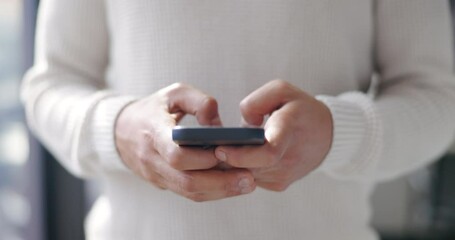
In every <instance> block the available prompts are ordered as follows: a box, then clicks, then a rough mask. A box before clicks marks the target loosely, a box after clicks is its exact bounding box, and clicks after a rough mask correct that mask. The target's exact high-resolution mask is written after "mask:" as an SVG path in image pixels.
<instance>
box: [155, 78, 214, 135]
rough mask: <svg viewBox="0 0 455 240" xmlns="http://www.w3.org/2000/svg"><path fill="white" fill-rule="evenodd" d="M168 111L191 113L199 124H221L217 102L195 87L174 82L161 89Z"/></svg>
mask: <svg viewBox="0 0 455 240" xmlns="http://www.w3.org/2000/svg"><path fill="white" fill-rule="evenodd" d="M163 91H164V94H165V95H166V96H167V106H168V110H169V112H170V113H182V114H191V115H193V116H195V117H196V119H197V121H198V122H199V124H201V125H214V126H219V125H221V119H220V115H219V113H218V103H217V101H216V100H215V98H213V97H212V96H209V95H207V94H205V93H203V92H201V91H200V90H197V89H196V88H194V87H192V86H189V85H186V84H182V83H176V84H172V85H171V86H169V87H167V88H165V89H163Z"/></svg>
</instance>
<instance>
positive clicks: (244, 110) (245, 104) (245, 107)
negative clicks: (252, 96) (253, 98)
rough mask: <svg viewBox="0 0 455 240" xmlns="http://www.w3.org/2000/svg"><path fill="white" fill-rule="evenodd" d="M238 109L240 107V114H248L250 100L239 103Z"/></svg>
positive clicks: (246, 99)
mask: <svg viewBox="0 0 455 240" xmlns="http://www.w3.org/2000/svg"><path fill="white" fill-rule="evenodd" d="M239 107H240V112H242V113H243V114H245V113H248V112H249V108H250V100H249V98H245V99H243V100H242V101H241V102H240V105H239Z"/></svg>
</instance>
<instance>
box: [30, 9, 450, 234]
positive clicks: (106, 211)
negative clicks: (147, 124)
mask: <svg viewBox="0 0 455 240" xmlns="http://www.w3.org/2000/svg"><path fill="white" fill-rule="evenodd" d="M452 64H453V61H452V47H451V32H450V19H449V7H448V3H447V2H446V1H444V0H431V1H429V0H376V1H375V0H344V1H338V0H260V1H259V0H210V1H209V0H196V1H184V0H168V1H159V0H129V1H120V0H109V1H103V0H43V1H41V6H40V11H39V19H38V28H37V40H36V59H35V65H34V66H33V68H32V69H31V70H30V71H29V73H28V74H27V75H26V77H25V81H24V83H23V88H22V99H23V102H24V105H25V107H26V113H27V119H28V122H29V125H30V127H31V129H32V130H33V131H34V132H35V133H36V135H37V136H38V137H39V138H40V139H41V141H42V142H43V143H44V144H45V145H46V146H47V147H48V148H49V149H50V151H51V152H52V153H53V154H54V155H55V156H56V157H57V158H58V159H59V161H60V162H61V164H62V165H63V166H65V167H66V168H67V169H68V170H69V171H70V172H72V173H73V174H75V175H77V176H80V177H89V178H94V179H97V180H98V181H100V182H102V183H103V186H104V187H103V190H102V195H101V197H100V199H99V200H98V201H97V203H96V204H95V206H94V209H93V210H92V212H91V214H90V216H89V218H88V221H87V228H86V232H87V238H88V239H128V240H129V239H188V240H191V239H198V240H205V239H207V240H209V239H210V240H213V239H219V240H222V239H249V240H254V239H257V240H267V239H318V240H324V239H349V240H357V239H358V240H360V239H362V240H368V239H376V233H375V231H374V230H373V229H372V228H371V227H370V225H369V220H370V216H371V209H370V203H369V197H370V193H371V191H372V189H373V187H374V184H375V183H377V182H378V181H383V180H387V179H391V178H394V177H396V176H400V175H403V174H405V173H407V172H410V171H412V170H414V169H417V168H419V167H422V166H424V165H425V164H428V163H429V162H430V161H431V160H433V159H436V158H437V157H438V156H439V155H440V154H442V153H443V151H444V150H445V148H446V147H447V146H448V145H449V143H450V140H451V139H452V137H453V133H454V129H455V121H454V117H455V108H454V107H453V106H452V104H453V103H454V102H455V81H454V78H453V76H452ZM277 78H279V79H283V80H286V81H289V82H290V83H292V84H293V85H295V86H297V87H299V88H301V89H302V90H304V91H306V92H308V93H310V94H311V95H313V96H315V97H316V98H317V99H318V100H320V101H322V102H323V103H325V104H326V105H327V106H328V108H329V109H330V111H331V114H332V118H333V124H334V125H333V127H334V134H333V142H332V146H331V149H330V151H329V153H328V155H327V156H326V158H325V159H324V162H323V164H322V165H321V166H320V167H319V168H317V169H316V170H315V171H314V172H312V173H311V174H310V175H309V176H306V177H304V178H303V179H301V180H299V181H297V182H295V183H294V184H292V185H291V187H290V188H289V189H287V190H286V191H284V192H271V191H266V190H263V189H257V190H256V191H255V192H253V193H251V194H248V195H244V196H241V197H234V198H229V199H224V200H220V201H212V202H205V203H194V202H191V201H190V200H187V199H184V198H182V197H180V196H178V195H176V194H174V193H172V192H170V191H163V190H160V189H157V188H155V187H154V186H152V185H151V184H149V183H147V182H146V181H144V180H142V179H141V178H139V177H138V176H135V175H134V174H133V173H132V172H131V171H130V170H129V169H128V168H127V167H125V165H124V164H123V162H122V160H121V159H120V157H119V154H118V153H117V151H116V147H115V143H114V124H115V121H116V118H117V116H118V114H119V112H120V111H121V109H122V108H124V107H125V106H126V105H127V104H129V103H131V102H132V101H134V100H136V99H139V98H141V97H144V96H147V95H149V94H152V93H154V92H155V91H157V90H159V89H161V88H163V87H165V86H168V85H170V84H171V83H174V82H186V83H189V84H191V85H192V86H194V87H196V88H199V89H201V90H202V91H204V92H206V93H207V94H210V95H212V96H214V97H215V98H216V99H217V100H218V102H219V109H220V115H221V119H222V121H223V122H224V124H225V125H227V126H237V125H239V122H240V118H241V117H240V111H239V107H238V105H239V102H240V101H241V100H242V99H243V98H244V97H245V96H247V95H248V94H249V93H250V92H252V91H253V90H255V89H257V88H258V87H260V86H261V85H263V84H265V83H266V82H268V81H270V80H273V79H277ZM373 79H375V81H373ZM372 83H376V84H372ZM369 89H370V90H371V89H373V90H375V91H368V90H369ZM150 117H151V118H153V117H154V116H150Z"/></svg>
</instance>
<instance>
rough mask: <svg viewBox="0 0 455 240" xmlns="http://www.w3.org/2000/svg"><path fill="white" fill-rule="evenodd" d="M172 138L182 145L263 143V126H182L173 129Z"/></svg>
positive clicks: (207, 145)
mask: <svg viewBox="0 0 455 240" xmlns="http://www.w3.org/2000/svg"><path fill="white" fill-rule="evenodd" d="M172 140H174V142H175V143H177V144H178V145H180V146H201V147H209V146H219V145H261V144H264V142H265V137H264V129H263V128H231V127H226V128H224V127H181V126H177V127H175V128H174V129H172Z"/></svg>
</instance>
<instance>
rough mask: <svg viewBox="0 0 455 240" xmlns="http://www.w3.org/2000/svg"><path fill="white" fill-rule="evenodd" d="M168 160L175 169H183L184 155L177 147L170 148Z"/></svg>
mask: <svg viewBox="0 0 455 240" xmlns="http://www.w3.org/2000/svg"><path fill="white" fill-rule="evenodd" d="M167 162H168V164H169V165H170V166H171V167H172V168H174V169H178V170H181V169H183V156H182V153H181V151H179V150H178V149H177V148H171V149H170V150H168V152H167Z"/></svg>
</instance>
